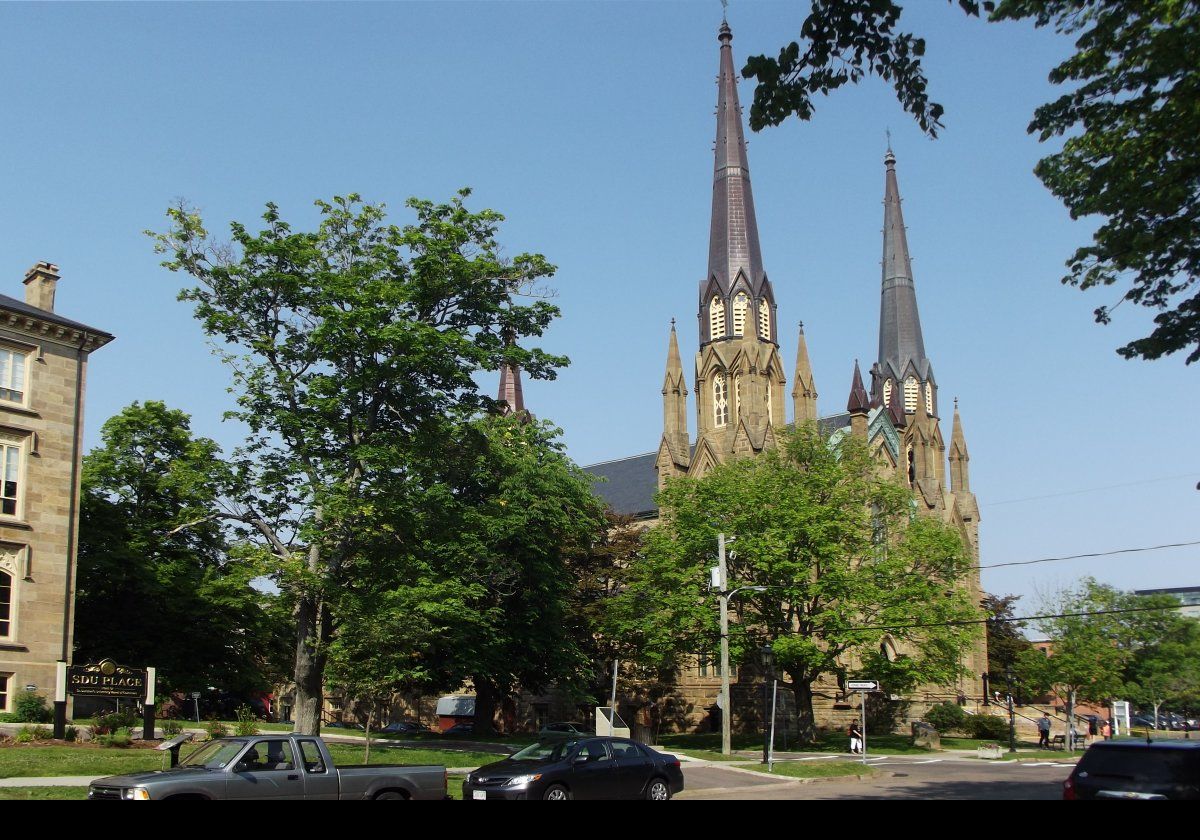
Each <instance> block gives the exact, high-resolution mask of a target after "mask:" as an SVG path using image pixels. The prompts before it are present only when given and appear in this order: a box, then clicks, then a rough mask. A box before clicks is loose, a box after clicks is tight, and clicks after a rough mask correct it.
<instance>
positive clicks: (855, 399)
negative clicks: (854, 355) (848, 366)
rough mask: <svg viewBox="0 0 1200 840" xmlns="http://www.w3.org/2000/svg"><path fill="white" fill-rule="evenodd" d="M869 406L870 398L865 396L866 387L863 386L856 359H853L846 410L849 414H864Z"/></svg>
mask: <svg viewBox="0 0 1200 840" xmlns="http://www.w3.org/2000/svg"><path fill="white" fill-rule="evenodd" d="M870 408H871V400H870V397H868V396H867V389H866V388H864V387H863V379H862V372H861V371H860V370H859V368H858V359H855V360H854V381H853V382H852V383H851V385H850V399H849V401H847V403H846V410H847V411H849V412H850V413H851V414H866V413H867V412H868V411H869V410H870Z"/></svg>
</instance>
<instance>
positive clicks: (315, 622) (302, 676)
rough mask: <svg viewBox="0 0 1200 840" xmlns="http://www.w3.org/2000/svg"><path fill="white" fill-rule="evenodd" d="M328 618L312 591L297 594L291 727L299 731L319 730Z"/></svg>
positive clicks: (322, 604) (314, 733) (317, 731)
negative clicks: (292, 720)
mask: <svg viewBox="0 0 1200 840" xmlns="http://www.w3.org/2000/svg"><path fill="white" fill-rule="evenodd" d="M328 630H329V621H328V616H327V615H326V610H325V605H324V602H323V601H321V600H320V599H318V598H316V597H314V596H312V595H302V596H300V600H299V602H298V603H297V604H296V665H295V669H296V673H295V679H296V705H295V709H294V714H295V719H296V721H295V725H294V727H293V731H294V732H296V733H297V734H299V735H320V734H321V706H322V705H323V702H324V692H323V688H324V685H323V683H324V680H325V652H324V651H325V644H324V643H325V641H326V639H327V637H328Z"/></svg>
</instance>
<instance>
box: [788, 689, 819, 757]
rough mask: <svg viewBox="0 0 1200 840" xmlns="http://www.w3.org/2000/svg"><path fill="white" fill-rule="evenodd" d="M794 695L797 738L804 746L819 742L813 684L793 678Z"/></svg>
mask: <svg viewBox="0 0 1200 840" xmlns="http://www.w3.org/2000/svg"><path fill="white" fill-rule="evenodd" d="M792 694H793V695H795V698H796V730H797V733H796V734H797V737H798V738H799V740H800V743H802V744H814V743H816V741H817V718H816V715H815V714H813V692H812V683H811V682H808V681H807V680H804V679H802V678H801V677H798V676H793V677H792Z"/></svg>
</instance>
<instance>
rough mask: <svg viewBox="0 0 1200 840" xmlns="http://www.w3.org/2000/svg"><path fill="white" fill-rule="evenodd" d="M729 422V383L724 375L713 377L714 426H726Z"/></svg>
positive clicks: (718, 374)
mask: <svg viewBox="0 0 1200 840" xmlns="http://www.w3.org/2000/svg"><path fill="white" fill-rule="evenodd" d="M728 422H729V383H728V382H727V381H726V379H725V374H724V373H717V374H716V375H715V376H714V377H713V425H715V426H724V425H725V424H727V423H728Z"/></svg>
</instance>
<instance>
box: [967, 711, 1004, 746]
mask: <svg viewBox="0 0 1200 840" xmlns="http://www.w3.org/2000/svg"><path fill="white" fill-rule="evenodd" d="M967 731H968V732H969V733H970V735H971V737H972V738H980V739H983V740H986V741H1007V740H1008V721H1006V720H1005V719H1004V718H1002V717H993V716H992V715H972V716H971V717H970V718H968V720H967Z"/></svg>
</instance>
